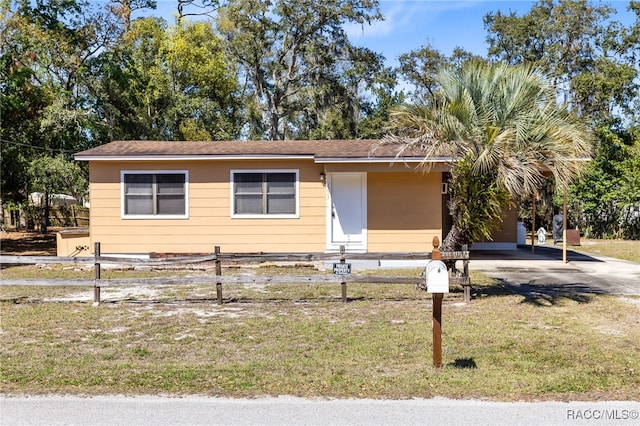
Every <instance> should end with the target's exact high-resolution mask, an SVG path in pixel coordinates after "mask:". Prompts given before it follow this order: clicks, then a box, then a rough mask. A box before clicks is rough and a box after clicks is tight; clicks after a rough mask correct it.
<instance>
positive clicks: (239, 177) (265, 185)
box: [231, 170, 299, 218]
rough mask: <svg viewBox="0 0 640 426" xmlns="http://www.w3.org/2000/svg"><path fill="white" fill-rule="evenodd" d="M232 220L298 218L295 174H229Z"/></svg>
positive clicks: (271, 171)
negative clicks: (233, 218) (241, 218)
mask: <svg viewBox="0 0 640 426" xmlns="http://www.w3.org/2000/svg"><path fill="white" fill-rule="evenodd" d="M231 183H232V185H231V192H232V194H231V199H232V202H231V216H232V217H288V218H292V217H298V205H299V202H298V171H297V170H232V171H231Z"/></svg>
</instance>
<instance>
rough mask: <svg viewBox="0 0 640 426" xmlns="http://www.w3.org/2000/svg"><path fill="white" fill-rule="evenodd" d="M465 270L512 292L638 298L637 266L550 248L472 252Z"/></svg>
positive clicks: (537, 247)
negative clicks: (473, 271)
mask: <svg viewBox="0 0 640 426" xmlns="http://www.w3.org/2000/svg"><path fill="white" fill-rule="evenodd" d="M469 269H471V270H475V271H481V272H483V273H484V274H486V275H488V276H489V277H491V278H494V279H496V280H498V281H499V282H501V283H502V284H503V285H504V286H506V287H507V288H509V289H510V290H511V291H513V292H515V293H521V294H531V293H536V294H541V295H549V296H561V295H564V294H574V295H575V294H615V295H640V264H638V263H633V262H627V261H624V260H618V259H613V258H610V257H602V256H595V255H591V254H585V253H581V252H579V251H574V250H567V263H563V262H562V249H561V248H560V247H552V246H536V247H535V254H532V253H531V247H530V246H527V247H521V248H518V249H517V250H514V251H473V252H472V253H471V261H470V263H469Z"/></svg>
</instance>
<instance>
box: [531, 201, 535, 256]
mask: <svg viewBox="0 0 640 426" xmlns="http://www.w3.org/2000/svg"><path fill="white" fill-rule="evenodd" d="M535 235H536V194H533V196H532V197H531V254H534V252H535V247H536V240H535V238H536V236H535Z"/></svg>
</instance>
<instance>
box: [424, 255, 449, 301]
mask: <svg viewBox="0 0 640 426" xmlns="http://www.w3.org/2000/svg"><path fill="white" fill-rule="evenodd" d="M426 277H427V292H428V293H449V272H448V271H447V265H445V264H444V262H442V261H441V260H432V261H430V262H429V263H427V271H426Z"/></svg>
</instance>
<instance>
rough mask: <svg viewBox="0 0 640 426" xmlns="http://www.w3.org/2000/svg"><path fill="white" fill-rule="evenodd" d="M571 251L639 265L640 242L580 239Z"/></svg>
mask: <svg viewBox="0 0 640 426" xmlns="http://www.w3.org/2000/svg"><path fill="white" fill-rule="evenodd" d="M580 244H581V245H580V246H579V247H572V249H573V250H577V251H583V252H586V253H593V254H596V255H602V256H607V257H614V258H617V259H622V260H628V261H630V262H636V263H640V241H632V240H593V239H584V238H583V239H582V240H581V241H580Z"/></svg>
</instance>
